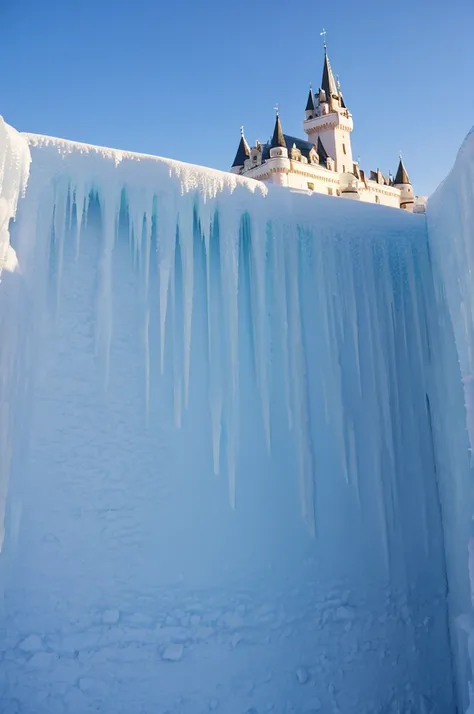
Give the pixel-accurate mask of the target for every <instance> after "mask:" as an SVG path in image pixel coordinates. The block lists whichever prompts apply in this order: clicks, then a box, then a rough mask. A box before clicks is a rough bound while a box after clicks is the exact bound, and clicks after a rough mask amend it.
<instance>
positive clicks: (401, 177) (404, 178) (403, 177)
mask: <svg viewBox="0 0 474 714" xmlns="http://www.w3.org/2000/svg"><path fill="white" fill-rule="evenodd" d="M393 183H394V184H395V185H397V183H411V181H410V179H409V178H408V174H407V170H406V168H405V166H404V163H403V160H402V159H400V163H399V164H398V170H397V175H396V176H395V180H394V182H393Z"/></svg>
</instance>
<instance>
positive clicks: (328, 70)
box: [321, 52, 339, 102]
mask: <svg viewBox="0 0 474 714" xmlns="http://www.w3.org/2000/svg"><path fill="white" fill-rule="evenodd" d="M321 89H324V91H325V92H326V99H327V101H328V102H329V100H330V98H331V97H332V96H336V97H337V96H338V94H339V92H338V90H337V85H336V80H335V79H334V74H333V71H332V67H331V63H330V61H329V57H328V53H327V52H324V64H323V78H322V80H321Z"/></svg>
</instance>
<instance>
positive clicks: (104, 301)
mask: <svg viewBox="0 0 474 714" xmlns="http://www.w3.org/2000/svg"><path fill="white" fill-rule="evenodd" d="M100 206H101V213H102V229H103V241H104V247H103V255H102V266H101V284H100V296H99V321H98V340H99V345H101V348H102V350H103V355H104V360H105V377H104V384H105V388H106V389H107V386H108V382H109V372H110V347H111V343H112V332H113V296H112V293H113V285H112V256H113V250H114V246H115V240H116V234H117V230H118V219H119V210H120V190H119V187H118V186H116V185H113V184H112V185H110V186H108V187H107V190H106V191H103V192H102V193H101V195H100Z"/></svg>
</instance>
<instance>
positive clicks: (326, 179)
mask: <svg viewBox="0 0 474 714" xmlns="http://www.w3.org/2000/svg"><path fill="white" fill-rule="evenodd" d="M321 34H325V33H324V32H323V33H321ZM276 111H277V116H276V121H275V129H274V131H273V137H272V139H271V140H270V141H268V142H267V143H266V144H261V143H260V142H259V141H257V142H256V145H255V146H252V147H249V145H248V143H247V141H246V140H245V136H244V130H243V127H242V128H241V138H240V143H239V147H238V149H237V153H236V155H235V159H234V163H233V164H232V169H231V171H232V172H233V173H236V174H241V175H243V176H246V177H248V178H253V179H257V180H258V181H264V182H265V183H276V184H279V185H280V186H287V187H289V188H290V189H292V190H296V191H305V192H313V191H314V192H317V193H326V194H329V195H330V196H342V197H344V198H349V199H352V200H356V201H366V202H367V203H378V204H381V205H384V206H392V207H394V208H402V209H404V210H406V211H413V209H414V206H415V196H414V193H413V187H412V185H411V183H410V179H409V178H408V173H407V171H406V169H405V166H404V164H403V160H402V158H401V156H400V163H399V165H398V170H397V173H396V175H395V178H393V177H392V176H391V175H389V176H388V177H386V176H384V175H383V174H382V173H381V172H380V171H379V169H377V171H370V174H369V176H367V175H366V174H365V172H364V171H363V170H362V169H361V168H359V164H358V162H357V161H354V159H353V156H352V147H351V131H352V129H353V122H352V114H351V112H350V111H349V109H348V108H347V107H346V104H345V102H344V97H343V96H342V92H341V88H340V85H339V81H337V82H336V80H335V78H334V74H333V71H332V68H331V63H330V62H329V57H328V54H327V47H326V42H324V65H323V76H322V80H321V88H320V89H319V91H318V93H317V94H316V93H313V90H312V88H311V86H310V89H309V95H308V101H307V103H306V116H305V120H304V122H303V129H304V132H305V134H306V136H307V139H298V138H296V137H294V136H289V135H288V134H284V133H283V129H282V125H281V120H280V116H279V112H278V107H276ZM420 208H421V207H420ZM415 210H417V209H416V208H415Z"/></svg>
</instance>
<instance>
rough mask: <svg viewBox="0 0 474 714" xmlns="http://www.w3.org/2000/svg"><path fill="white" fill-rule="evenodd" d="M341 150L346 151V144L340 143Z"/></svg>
mask: <svg viewBox="0 0 474 714" xmlns="http://www.w3.org/2000/svg"><path fill="white" fill-rule="evenodd" d="M342 150H343V152H344V153H346V145H345V144H343V145H342Z"/></svg>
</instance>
